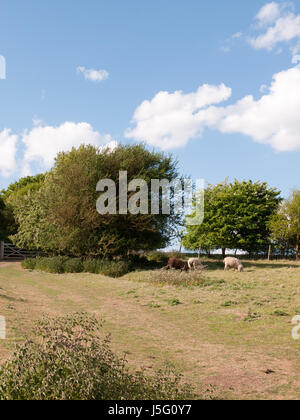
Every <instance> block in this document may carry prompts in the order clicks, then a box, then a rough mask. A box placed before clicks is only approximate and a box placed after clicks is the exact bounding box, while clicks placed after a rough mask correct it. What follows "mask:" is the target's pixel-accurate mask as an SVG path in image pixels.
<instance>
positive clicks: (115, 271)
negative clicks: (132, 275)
mask: <svg viewBox="0 0 300 420" xmlns="http://www.w3.org/2000/svg"><path fill="white" fill-rule="evenodd" d="M22 267H23V268H26V269H31V270H34V269H35V270H41V271H46V272H47V273H56V274H62V273H82V272H86V273H94V274H102V275H104V276H108V277H122V276H124V275H125V274H127V273H129V272H130V270H131V267H132V264H131V263H130V261H108V260H99V259H92V258H89V259H86V260H82V259H81V258H69V257H37V258H28V259H27V260H25V261H23V263H22Z"/></svg>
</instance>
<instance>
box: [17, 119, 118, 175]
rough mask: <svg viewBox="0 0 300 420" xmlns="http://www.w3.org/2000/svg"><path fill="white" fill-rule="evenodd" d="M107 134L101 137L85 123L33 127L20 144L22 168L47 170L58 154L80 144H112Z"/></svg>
mask: <svg viewBox="0 0 300 420" xmlns="http://www.w3.org/2000/svg"><path fill="white" fill-rule="evenodd" d="M112 141H113V140H112V138H111V136H110V135H109V134H107V135H101V134H100V133H99V132H98V131H95V130H93V128H92V126H91V125H90V124H88V123H86V122H82V123H74V122H65V123H63V124H61V125H60V126H58V127H52V126H35V127H33V128H32V129H31V131H25V133H24V135H23V137H22V142H23V143H24V145H25V154H24V167H25V168H26V170H28V167H29V164H31V163H36V164H38V165H39V166H40V167H41V168H43V169H49V168H50V167H51V166H52V164H53V162H54V158H55V156H56V155H57V153H58V152H62V151H69V150H71V149H72V147H79V146H80V145H81V144H86V145H87V144H91V145H94V146H101V145H104V144H107V143H110V142H112Z"/></svg>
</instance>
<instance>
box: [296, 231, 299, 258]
mask: <svg viewBox="0 0 300 420" xmlns="http://www.w3.org/2000/svg"><path fill="white" fill-rule="evenodd" d="M296 261H299V235H297V239H296Z"/></svg>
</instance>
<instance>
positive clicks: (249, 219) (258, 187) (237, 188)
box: [182, 180, 281, 256]
mask: <svg viewBox="0 0 300 420" xmlns="http://www.w3.org/2000/svg"><path fill="white" fill-rule="evenodd" d="M280 202H281V199H280V192H279V191H278V190H276V189H274V188H270V187H268V185H267V184H266V183H265V182H252V181H248V182H246V181H243V182H239V181H237V180H235V181H234V182H233V183H228V182H224V183H220V184H217V185H215V186H214V185H209V186H208V187H207V188H206V190H205V216H204V221H203V223H202V224H201V225H199V226H187V231H186V235H185V236H184V238H183V241H182V243H183V245H184V247H185V248H187V249H191V250H196V249H198V250H199V251H201V250H206V251H207V252H209V251H210V250H213V249H220V248H221V249H222V253H223V256H225V252H226V248H230V249H239V250H244V251H247V252H248V253H250V254H253V253H259V252H262V251H265V250H266V248H267V247H268V244H269V236H270V230H269V227H268V222H269V220H270V219H271V217H272V215H274V214H275V213H276V211H277V208H278V206H279V204H280Z"/></svg>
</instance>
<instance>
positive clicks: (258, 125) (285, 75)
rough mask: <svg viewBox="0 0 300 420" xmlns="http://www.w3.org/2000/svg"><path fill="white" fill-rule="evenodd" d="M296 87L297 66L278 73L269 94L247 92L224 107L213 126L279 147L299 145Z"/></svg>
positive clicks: (299, 105)
mask: <svg viewBox="0 0 300 420" xmlns="http://www.w3.org/2000/svg"><path fill="white" fill-rule="evenodd" d="M299 91H300V68H297V67H295V68H291V69H289V70H286V71H282V72H280V73H277V74H275V75H274V76H273V82H272V84H271V86H270V88H269V93H268V94H266V95H264V96H262V97H261V98H260V99H259V100H257V101H255V100H254V98H253V96H251V95H250V96H246V97H244V98H243V99H241V100H240V101H238V102H237V103H236V104H234V105H231V106H228V107H226V108H223V116H222V117H221V118H220V119H219V121H218V122H217V124H216V127H217V128H218V129H219V130H220V131H221V132H223V133H242V134H245V135H247V136H250V137H252V139H254V140H255V141H257V142H260V143H265V144H269V145H271V146H272V147H273V148H274V149H276V150H278V151H292V150H297V149H300V135H299V133H300V118H299V110H300V95H299ZM218 113H220V110H218Z"/></svg>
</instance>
